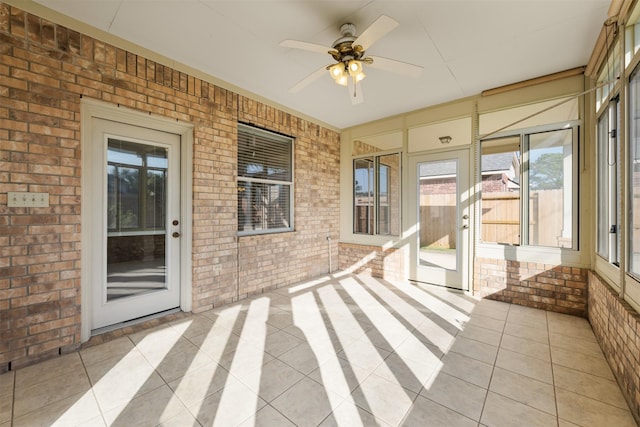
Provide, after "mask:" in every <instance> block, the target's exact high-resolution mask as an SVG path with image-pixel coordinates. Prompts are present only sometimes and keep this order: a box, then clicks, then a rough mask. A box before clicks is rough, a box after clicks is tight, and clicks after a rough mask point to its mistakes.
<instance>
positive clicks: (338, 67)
mask: <svg viewBox="0 0 640 427" xmlns="http://www.w3.org/2000/svg"><path fill="white" fill-rule="evenodd" d="M329 73H330V74H331V77H333V78H334V80H338V79H339V78H340V77H342V76H343V75H345V74H346V73H345V70H344V64H343V63H342V62H338V63H337V64H334V65H332V66H331V67H329Z"/></svg>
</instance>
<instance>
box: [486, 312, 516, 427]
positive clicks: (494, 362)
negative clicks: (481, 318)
mask: <svg viewBox="0 0 640 427" xmlns="http://www.w3.org/2000/svg"><path fill="white" fill-rule="evenodd" d="M512 306H513V304H511V303H509V310H507V315H506V317H505V318H504V325H503V327H502V332H500V341H499V342H498V351H497V352H496V357H495V359H494V360H493V365H492V366H491V377H490V378H489V384H487V393H486V394H485V395H484V402H483V403H482V411H480V418H479V419H478V425H480V424H481V423H482V416H483V415H484V410H485V408H486V406H487V399H488V398H489V389H490V388H491V383H492V382H493V374H494V372H495V370H496V363H497V362H498V355H499V354H500V348H501V347H502V337H503V336H504V333H505V332H504V330H505V329H506V327H507V319H509V313H510V312H511V307H512Z"/></svg>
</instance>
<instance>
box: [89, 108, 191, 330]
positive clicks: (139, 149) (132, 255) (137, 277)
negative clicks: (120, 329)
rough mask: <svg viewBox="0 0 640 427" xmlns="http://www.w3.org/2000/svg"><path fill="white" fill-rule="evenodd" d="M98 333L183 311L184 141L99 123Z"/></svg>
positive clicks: (94, 196) (95, 178)
mask: <svg viewBox="0 0 640 427" xmlns="http://www.w3.org/2000/svg"><path fill="white" fill-rule="evenodd" d="M91 132H92V145H91V152H90V153H85V155H91V156H92V160H93V165H94V167H93V168H92V169H91V170H89V171H85V172H86V173H89V174H91V192H90V195H89V197H90V198H91V200H90V202H91V203H90V206H91V208H90V209H91V214H92V218H93V221H92V225H93V228H94V230H93V231H91V236H92V237H91V239H90V240H91V245H92V248H91V251H90V253H91V256H92V260H91V261H92V262H91V265H92V267H93V268H92V271H91V272H90V277H91V294H92V295H91V299H92V307H91V311H92V313H91V318H92V325H91V329H92V330H95V329H99V328H103V327H105V326H109V325H114V324H117V323H121V322H125V321H129V320H133V319H136V318H140V317H144V316H147V315H150V314H154V313H159V312H162V311H165V310H169V309H172V308H176V307H179V306H180V240H181V239H180V224H181V218H180V136H179V135H175V134H171V133H166V132H160V131H155V130H150V129H147V128H143V127H137V126H132V125H127V124H123V123H117V122H113V121H108V120H102V119H95V118H94V119H92V124H91Z"/></svg>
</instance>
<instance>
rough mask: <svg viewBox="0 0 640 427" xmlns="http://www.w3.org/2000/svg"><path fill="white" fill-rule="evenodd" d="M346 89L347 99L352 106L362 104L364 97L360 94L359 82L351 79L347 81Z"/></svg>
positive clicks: (360, 86)
mask: <svg viewBox="0 0 640 427" xmlns="http://www.w3.org/2000/svg"><path fill="white" fill-rule="evenodd" d="M347 89H348V91H349V98H350V99H351V103H352V104H353V105H357V104H362V103H363V102H364V95H363V94H362V85H361V84H360V82H354V81H353V79H349V83H347Z"/></svg>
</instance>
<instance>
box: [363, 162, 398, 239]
mask: <svg viewBox="0 0 640 427" xmlns="http://www.w3.org/2000/svg"><path fill="white" fill-rule="evenodd" d="M393 155H397V156H398V186H397V188H396V189H392V188H389V193H390V192H391V191H392V190H396V191H397V192H398V201H397V206H396V210H397V212H398V213H400V212H401V207H402V153H401V152H400V151H397V150H393V151H380V152H376V153H369V154H364V155H361V156H353V157H352V158H351V176H352V181H351V191H352V198H351V209H352V210H351V233H352V234H353V235H354V236H390V237H399V236H400V234H401V233H402V230H401V229H400V228H401V227H399V229H398V233H391V232H389V233H381V232H380V224H379V221H378V219H379V218H378V216H379V209H380V176H379V173H378V170H379V168H380V158H381V157H387V156H393ZM363 159H373V180H372V181H373V191H372V197H373V205H372V206H371V208H372V215H373V229H372V230H370V232H368V233H363V232H358V231H356V197H357V196H356V192H355V179H356V177H355V162H356V161H357V160H363ZM389 212H391V206H390V205H389ZM387 218H390V216H389V213H387Z"/></svg>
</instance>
